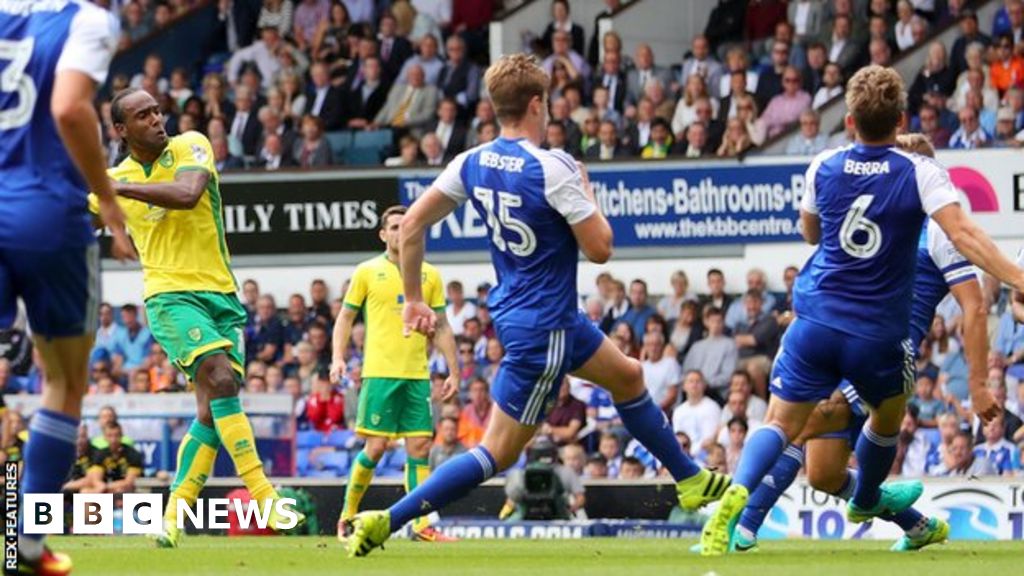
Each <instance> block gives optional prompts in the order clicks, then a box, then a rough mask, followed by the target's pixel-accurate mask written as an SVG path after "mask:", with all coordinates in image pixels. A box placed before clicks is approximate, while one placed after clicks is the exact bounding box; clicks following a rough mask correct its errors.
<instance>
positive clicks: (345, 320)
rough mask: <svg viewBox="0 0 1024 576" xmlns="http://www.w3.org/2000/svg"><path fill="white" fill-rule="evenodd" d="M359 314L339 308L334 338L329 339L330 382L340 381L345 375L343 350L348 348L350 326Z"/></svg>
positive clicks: (346, 308)
mask: <svg viewBox="0 0 1024 576" xmlns="http://www.w3.org/2000/svg"><path fill="white" fill-rule="evenodd" d="M358 314H359V312H358V311H356V310H353V309H352V308H349V307H348V306H342V307H341V314H338V319H337V320H335V321H334V336H333V337H332V338H331V382H339V381H341V378H342V376H344V375H345V371H346V370H347V366H346V365H345V349H346V348H348V340H349V338H350V337H351V336H352V325H353V324H354V323H355V321H356V315H358Z"/></svg>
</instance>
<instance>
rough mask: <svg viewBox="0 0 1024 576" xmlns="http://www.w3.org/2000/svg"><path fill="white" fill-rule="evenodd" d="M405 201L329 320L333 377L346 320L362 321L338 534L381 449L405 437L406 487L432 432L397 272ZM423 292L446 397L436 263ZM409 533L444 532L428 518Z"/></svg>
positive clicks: (422, 354) (421, 344) (422, 350)
mask: <svg viewBox="0 0 1024 576" xmlns="http://www.w3.org/2000/svg"><path fill="white" fill-rule="evenodd" d="M405 210H406V209H405V206H392V207H391V208H388V209H387V210H385V211H384V213H383V214H382V215H381V219H380V225H381V227H380V239H381V241H382V242H384V244H386V245H387V250H386V251H385V252H384V253H383V254H381V255H380V256H377V257H375V258H371V259H370V260H367V261H366V262H363V263H362V264H360V265H359V266H357V267H356V271H355V273H354V274H353V275H352V281H351V283H350V285H349V288H348V293H346V294H345V305H344V308H343V309H342V311H341V314H339V315H338V320H337V321H336V322H335V324H334V342H333V360H332V366H331V376H332V378H333V379H334V380H335V381H337V379H339V378H340V377H341V376H342V375H344V374H345V370H346V365H345V349H346V348H348V341H349V336H350V335H351V333H352V324H353V322H354V321H355V319H356V316H358V315H359V313H360V312H362V313H363V315H364V318H365V320H366V345H365V354H364V355H363V365H362V376H363V385H362V388H361V389H360V391H359V408H358V410H357V413H356V433H357V434H359V435H360V436H363V437H365V438H366V445H365V446H364V447H363V449H362V451H360V452H359V454H357V455H356V458H355V462H354V463H353V465H352V470H351V472H350V475H349V481H348V483H347V484H346V488H345V506H344V508H343V509H342V512H341V518H340V519H339V520H338V539H339V540H342V541H344V540H345V539H346V538H347V537H348V536H349V532H350V530H351V522H350V520H351V519H352V518H353V517H354V516H355V515H356V513H357V512H358V511H359V503H360V501H362V498H363V494H364V493H365V492H366V489H367V488H368V487H369V485H370V481H371V480H372V479H373V470H374V468H375V467H376V466H377V462H379V461H380V459H381V456H383V454H384V451H385V450H387V446H388V441H389V440H391V439H393V438H405V451H406V454H407V459H406V462H405V489H406V491H407V492H409V491H412V490H413V489H415V488H416V486H418V485H419V484H420V483H421V482H423V481H424V480H426V478H427V476H429V474H430V463H429V461H428V457H429V455H430V446H431V443H432V440H433V437H434V419H433V415H432V414H431V399H430V371H429V369H428V367H427V337H426V336H424V335H423V334H419V333H415V332H414V333H412V334H409V335H408V336H406V335H405V334H404V332H405V325H404V324H403V323H402V307H403V305H404V304H405V296H404V292H405V288H404V287H403V285H402V274H401V272H399V270H398V239H399V230H400V229H401V222H402V215H403V214H405ZM423 297H424V298H425V299H426V301H427V302H428V303H429V304H430V306H431V307H432V308H433V309H434V310H435V311H437V312H438V320H437V330H436V332H435V333H434V344H435V345H436V346H437V347H438V349H440V350H441V352H442V354H444V359H445V362H446V363H447V364H448V372H449V374H448V378H447V380H445V390H444V393H443V395H444V397H445V399H447V398H450V397H451V396H453V395H454V394H455V393H456V392H457V391H458V389H459V377H458V373H457V370H458V366H459V364H458V359H457V357H456V355H455V335H454V333H453V332H452V328H451V326H449V325H448V322H447V319H446V316H445V314H444V307H445V299H444V284H443V283H442V282H441V275H440V274H439V273H438V271H437V269H436V268H434V267H433V266H431V265H430V264H426V263H424V265H423ZM413 537H414V538H416V539H418V540H426V541H435V540H441V539H444V537H443V536H442V535H441V534H440V533H439V532H437V531H436V530H434V529H433V528H431V527H430V525H429V522H428V521H427V519H426V517H425V516H424V517H421V518H420V519H418V520H417V521H416V522H414V523H413Z"/></svg>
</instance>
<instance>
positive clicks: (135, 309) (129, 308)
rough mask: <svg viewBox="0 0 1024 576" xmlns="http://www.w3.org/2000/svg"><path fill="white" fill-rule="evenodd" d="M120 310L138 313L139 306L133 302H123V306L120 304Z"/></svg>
mask: <svg viewBox="0 0 1024 576" xmlns="http://www.w3.org/2000/svg"><path fill="white" fill-rule="evenodd" d="M121 311H122V312H131V313H133V314H138V313H139V307H138V306H136V305H135V304H131V303H129V304H125V305H124V306H121Z"/></svg>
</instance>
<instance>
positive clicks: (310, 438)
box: [295, 430, 324, 448]
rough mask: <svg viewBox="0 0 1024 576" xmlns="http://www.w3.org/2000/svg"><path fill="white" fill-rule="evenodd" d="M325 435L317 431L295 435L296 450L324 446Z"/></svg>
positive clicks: (307, 431)
mask: <svg viewBox="0 0 1024 576" xmlns="http://www.w3.org/2000/svg"><path fill="white" fill-rule="evenodd" d="M323 438H324V435H323V434H321V433H320V432H317V431H316V430H306V431H304V432H299V433H298V434H296V435H295V447H296V448H316V447H317V446H323Z"/></svg>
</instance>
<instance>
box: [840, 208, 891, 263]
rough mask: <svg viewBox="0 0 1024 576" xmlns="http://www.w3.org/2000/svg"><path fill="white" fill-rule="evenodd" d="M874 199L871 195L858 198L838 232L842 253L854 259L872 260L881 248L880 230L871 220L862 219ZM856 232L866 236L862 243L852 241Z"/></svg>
mask: <svg viewBox="0 0 1024 576" xmlns="http://www.w3.org/2000/svg"><path fill="white" fill-rule="evenodd" d="M874 200H875V197H874V196H873V195H871V194H864V195H862V196H858V197H857V199H856V200H854V201H853V205H851V206H850V211H849V212H847V213H846V218H845V219H844V220H843V227H842V228H841V229H840V230H839V244H840V246H842V248H843V251H844V252H846V253H847V254H849V255H850V256H853V257H854V258H862V259H866V258H873V257H874V256H875V255H876V254H878V251H879V250H880V249H881V248H882V230H881V228H879V227H878V224H875V223H874V222H872V221H871V220H868V219H867V218H865V217H864V214H865V213H866V212H867V211H868V207H869V206H871V203H872V202H874ZM857 232H863V233H864V235H865V236H866V237H865V238H864V240H863V241H861V242H858V241H856V240H854V239H853V235H854V234H856V233H857Z"/></svg>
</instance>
